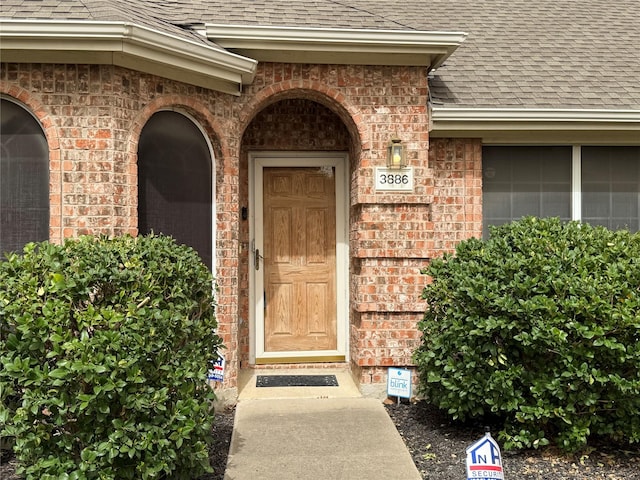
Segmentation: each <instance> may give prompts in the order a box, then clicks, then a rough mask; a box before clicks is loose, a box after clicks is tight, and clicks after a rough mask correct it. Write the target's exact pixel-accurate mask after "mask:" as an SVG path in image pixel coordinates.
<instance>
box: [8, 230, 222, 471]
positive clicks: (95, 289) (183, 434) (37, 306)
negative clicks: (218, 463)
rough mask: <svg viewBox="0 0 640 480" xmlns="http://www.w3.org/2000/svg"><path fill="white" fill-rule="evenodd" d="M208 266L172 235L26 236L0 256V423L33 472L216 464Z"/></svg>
mask: <svg viewBox="0 0 640 480" xmlns="http://www.w3.org/2000/svg"><path fill="white" fill-rule="evenodd" d="M212 282H213V279H212V277H211V273H210V272H209V270H208V269H207V267H206V266H204V264H202V262H201V261H200V259H199V257H198V256H197V254H196V253H195V252H194V251H193V250H192V249H190V248H188V247H184V246H178V245H177V244H176V243H175V242H174V241H173V240H172V239H170V238H167V237H157V236H149V237H138V238H132V237H120V238H116V239H113V240H108V239H105V238H93V237H83V238H81V239H78V240H69V241H67V242H65V244H64V245H62V246H60V245H53V244H49V243H46V242H44V243H39V244H29V245H27V246H26V247H25V249H24V253H23V254H22V255H16V254H11V255H9V256H8V258H7V260H6V261H5V262H0V285H2V288H1V289H0V328H1V334H2V340H1V343H0V360H1V362H2V363H1V365H2V369H1V370H0V382H1V384H0V388H2V392H1V400H2V406H1V407H0V428H1V429H2V431H1V434H2V435H3V436H9V437H13V439H14V441H15V446H14V451H15V453H16V457H17V459H18V461H19V463H20V466H19V470H18V473H21V474H23V475H25V476H26V478H28V479H58V478H60V479H62V478H70V479H85V478H86V479H97V478H100V479H132V478H135V479H147V478H166V477H167V476H168V475H172V478H192V475H198V474H200V473H203V472H205V471H210V467H209V462H208V448H207V447H208V443H209V441H210V436H211V424H212V421H213V410H212V401H213V399H214V394H213V391H212V390H211V389H210V388H209V387H208V386H207V385H206V375H207V370H208V369H209V368H210V367H211V363H212V362H213V361H215V359H217V357H218V353H217V352H218V349H219V348H220V347H221V342H220V338H219V337H218V336H217V335H216V333H215V327H216V320H215V311H214V308H215V306H214V302H213V283H212Z"/></svg>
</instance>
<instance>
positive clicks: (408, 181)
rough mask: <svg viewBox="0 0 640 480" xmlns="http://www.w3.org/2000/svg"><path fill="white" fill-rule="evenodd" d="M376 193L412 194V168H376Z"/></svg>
mask: <svg viewBox="0 0 640 480" xmlns="http://www.w3.org/2000/svg"><path fill="white" fill-rule="evenodd" d="M375 176H376V178H375V187H376V191H394V192H413V168H412V167H405V168H401V169H397V168H384V167H376V170H375Z"/></svg>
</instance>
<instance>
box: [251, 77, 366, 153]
mask: <svg viewBox="0 0 640 480" xmlns="http://www.w3.org/2000/svg"><path fill="white" fill-rule="evenodd" d="M287 99H302V100H310V101H313V102H316V103H319V104H321V105H324V106H325V107H327V108H329V109H330V110H331V111H332V112H333V113H334V114H335V115H337V117H338V118H340V119H341V120H342V123H343V124H344V125H345V127H346V129H347V131H348V132H349V133H350V135H351V137H352V138H353V143H354V144H355V145H358V146H359V150H368V149H369V145H368V142H367V141H366V135H365V134H364V132H365V125H364V123H363V121H362V114H361V112H360V111H359V110H358V109H357V108H356V107H355V106H354V105H352V104H351V103H350V102H349V100H348V98H347V97H346V96H345V95H344V94H343V93H342V92H341V91H340V90H337V89H335V88H333V87H329V86H326V85H323V84H321V83H319V82H317V81H311V80H297V81H283V82H280V83H275V84H271V85H269V86H268V87H266V88H264V89H262V90H260V91H258V92H257V93H256V94H255V95H253V97H252V98H251V100H250V101H249V102H248V103H247V104H246V105H245V106H244V107H243V108H242V110H241V112H240V116H239V120H240V121H239V123H240V131H242V132H244V131H245V130H246V128H247V127H248V126H249V125H250V123H251V122H252V121H253V120H254V119H255V117H256V116H257V115H258V114H259V112H261V111H262V110H264V109H265V108H267V107H268V106H269V105H272V104H274V103H277V102H279V101H282V100H287Z"/></svg>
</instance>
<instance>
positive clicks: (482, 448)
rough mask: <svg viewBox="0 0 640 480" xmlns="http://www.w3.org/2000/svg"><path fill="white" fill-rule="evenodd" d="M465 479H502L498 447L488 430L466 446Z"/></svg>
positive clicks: (502, 473)
mask: <svg viewBox="0 0 640 480" xmlns="http://www.w3.org/2000/svg"><path fill="white" fill-rule="evenodd" d="M467 480H504V472H503V471H502V457H501V455H500V448H499V447H498V444H497V443H496V441H495V440H494V439H493V437H492V436H491V434H490V433H489V432H487V433H486V434H485V436H484V437H482V438H481V439H480V440H478V441H477V442H476V443H474V444H472V445H470V446H469V447H467Z"/></svg>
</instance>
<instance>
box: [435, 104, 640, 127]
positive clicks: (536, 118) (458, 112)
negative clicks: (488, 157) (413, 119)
mask: <svg viewBox="0 0 640 480" xmlns="http://www.w3.org/2000/svg"><path fill="white" fill-rule="evenodd" d="M432 112H433V120H434V122H452V121H466V122H471V121H475V122H624V123H638V122H640V110H605V109H552V108H449V107H437V106H433V107H432Z"/></svg>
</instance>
